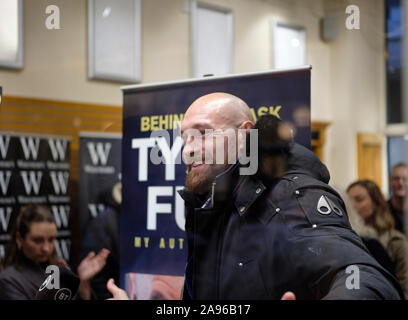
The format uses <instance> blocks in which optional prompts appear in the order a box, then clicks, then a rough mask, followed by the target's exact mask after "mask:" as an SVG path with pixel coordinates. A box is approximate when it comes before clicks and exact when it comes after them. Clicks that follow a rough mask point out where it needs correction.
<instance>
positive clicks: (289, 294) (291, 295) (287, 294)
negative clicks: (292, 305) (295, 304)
mask: <svg viewBox="0 0 408 320" xmlns="http://www.w3.org/2000/svg"><path fill="white" fill-rule="evenodd" d="M281 300H296V296H295V294H294V293H293V292H291V291H287V292H285V293H284V295H283V296H282V298H281Z"/></svg>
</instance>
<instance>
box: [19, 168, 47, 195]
mask: <svg viewBox="0 0 408 320" xmlns="http://www.w3.org/2000/svg"><path fill="white" fill-rule="evenodd" d="M20 176H21V178H22V179H23V184H24V189H25V192H26V195H31V191H34V193H35V195H38V194H39V193H40V186H41V179H42V176H43V173H42V172H41V171H21V172H20Z"/></svg>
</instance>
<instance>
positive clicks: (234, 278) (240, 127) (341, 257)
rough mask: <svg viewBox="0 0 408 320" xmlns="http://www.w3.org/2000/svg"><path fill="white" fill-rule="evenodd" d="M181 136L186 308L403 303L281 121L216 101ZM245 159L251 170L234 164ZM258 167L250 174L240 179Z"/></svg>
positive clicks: (318, 166)
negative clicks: (223, 303)
mask: <svg viewBox="0 0 408 320" xmlns="http://www.w3.org/2000/svg"><path fill="white" fill-rule="evenodd" d="M251 129H256V130H257V131H255V132H256V133H257V135H256V134H255V137H258V139H257V148H256V149H255V153H256V154H255V155H254V154H251V153H253V152H254V149H253V148H252V146H251V145H249V146H248V141H250V140H251V139H249V138H248V137H249V136H248V134H249V133H250V132H251ZM253 132H254V130H252V133H251V135H252V136H253ZM181 135H182V137H183V140H184V149H183V158H184V160H185V163H186V167H187V177H186V188H185V189H183V190H181V191H180V192H179V193H180V195H181V197H182V198H183V199H184V201H185V206H186V209H187V215H186V225H185V229H186V234H187V243H188V257H187V265H186V270H185V282H184V289H183V298H184V299H186V300H190V299H194V300H202V299H204V300H213V299H232V300H241V299H247V300H249V299H283V300H293V299H295V298H297V299H400V298H402V291H401V288H400V286H399V284H398V281H397V280H396V279H395V278H394V277H393V276H392V275H391V274H390V273H389V272H388V271H386V270H385V269H384V268H382V267H381V266H380V265H379V264H378V263H377V262H376V261H375V260H374V258H373V257H372V256H371V255H370V254H369V253H368V251H367V249H366V248H365V246H364V244H363V243H362V241H361V239H360V238H359V237H358V236H357V234H356V233H355V232H353V231H352V230H351V227H350V224H349V221H348V218H347V213H346V210H345V206H344V203H343V201H342V200H341V197H340V196H339V195H338V194H337V192H336V191H334V190H333V189H332V188H331V187H329V186H328V185H327V183H328V182H329V179H330V175H329V172H328V170H327V168H326V167H325V166H324V165H323V164H322V163H321V162H320V160H319V159H318V157H317V156H316V155H314V153H312V152H311V151H310V150H308V149H306V148H304V147H302V146H300V145H298V144H296V143H293V142H292V141H290V137H291V133H290V129H288V127H287V126H285V125H284V124H283V123H282V122H281V121H280V120H279V119H277V118H276V117H274V116H272V115H269V116H263V117H261V118H260V119H258V121H257V123H255V124H254V122H253V119H252V117H251V113H250V110H249V108H248V106H247V104H246V103H245V102H244V101H243V100H241V99H240V98H238V97H236V96H233V95H231V94H227V93H222V92H216V93H212V94H208V95H205V96H203V97H200V98H198V99H197V100H195V101H194V102H193V103H192V104H191V106H190V107H189V108H188V110H187V112H186V113H185V116H184V120H183V123H182V126H181ZM234 138H235V139H234ZM217 141H218V142H217ZM220 142H223V143H220ZM248 152H249V153H250V154H249V159H250V163H246V162H245V161H242V159H244V158H245V157H246V156H248ZM214 153H218V155H219V156H220V155H221V156H220V157H218V160H219V159H221V160H222V161H218V160H217V157H216V155H214ZM208 159H210V160H211V159H212V160H213V162H211V161H208ZM231 159H235V161H232V162H231V161H230V160H231ZM216 160H217V161H216ZM258 160H259V165H258V166H256V167H258V170H256V172H255V173H254V174H248V171H245V170H241V169H243V168H247V167H251V166H252V164H253V163H252V162H254V161H255V162H258ZM108 288H109V290H110V291H111V292H112V294H113V296H114V298H115V299H121V298H123V299H125V298H126V294H125V293H124V292H123V290H121V289H119V288H118V287H116V286H115V285H114V284H113V281H110V282H109V283H108Z"/></svg>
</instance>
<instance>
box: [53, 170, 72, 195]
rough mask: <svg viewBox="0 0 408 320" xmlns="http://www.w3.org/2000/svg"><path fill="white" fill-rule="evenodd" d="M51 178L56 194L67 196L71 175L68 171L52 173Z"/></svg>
mask: <svg viewBox="0 0 408 320" xmlns="http://www.w3.org/2000/svg"><path fill="white" fill-rule="evenodd" d="M50 177H51V181H52V185H53V187H54V191H55V194H58V195H59V194H67V188H68V180H69V173H68V172H67V171H51V172H50Z"/></svg>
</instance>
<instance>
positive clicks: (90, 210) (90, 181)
mask: <svg viewBox="0 0 408 320" xmlns="http://www.w3.org/2000/svg"><path fill="white" fill-rule="evenodd" d="M121 149H122V135H121V134H113V133H93V132H80V134H79V167H80V171H79V221H80V231H81V232H80V234H81V235H83V232H84V230H85V229H86V226H87V225H88V223H89V221H90V220H91V219H93V218H96V217H97V216H98V215H99V213H101V212H103V211H104V210H105V207H106V201H107V197H110V196H111V194H112V189H113V187H114V186H115V185H116V184H117V183H118V182H120V179H121V156H122V153H121V152H122V150H121ZM81 238H82V237H81Z"/></svg>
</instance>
